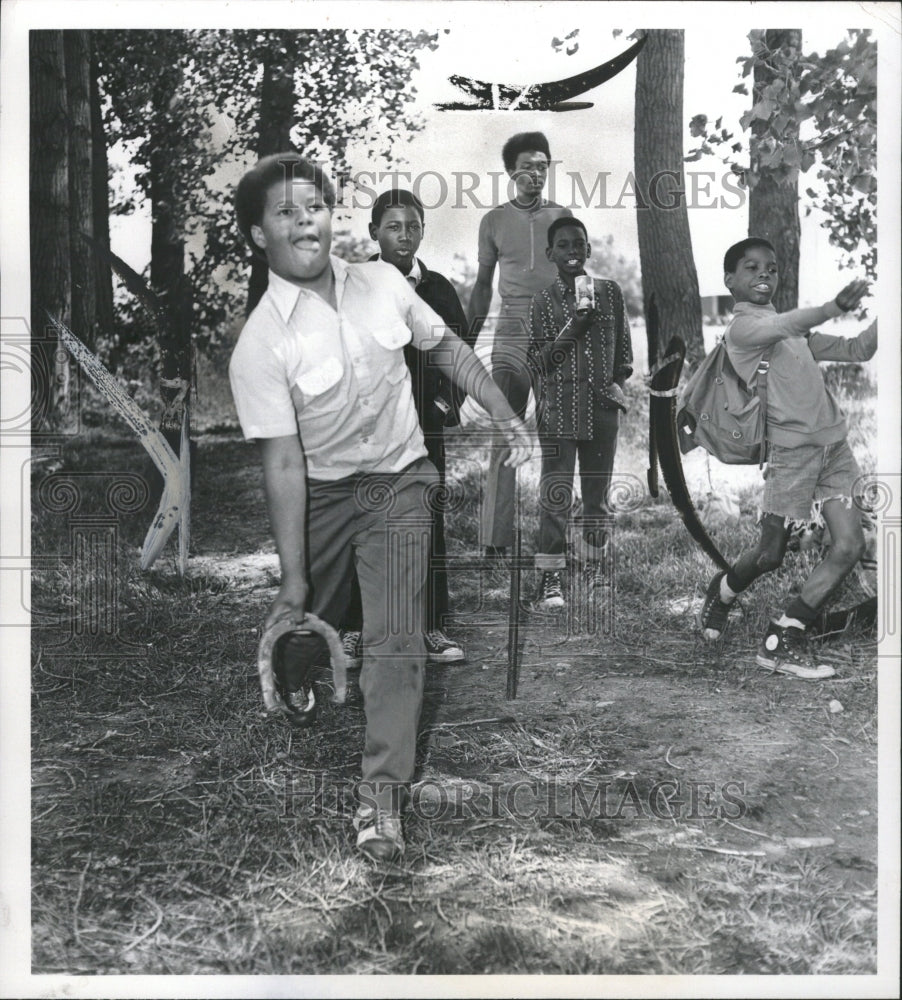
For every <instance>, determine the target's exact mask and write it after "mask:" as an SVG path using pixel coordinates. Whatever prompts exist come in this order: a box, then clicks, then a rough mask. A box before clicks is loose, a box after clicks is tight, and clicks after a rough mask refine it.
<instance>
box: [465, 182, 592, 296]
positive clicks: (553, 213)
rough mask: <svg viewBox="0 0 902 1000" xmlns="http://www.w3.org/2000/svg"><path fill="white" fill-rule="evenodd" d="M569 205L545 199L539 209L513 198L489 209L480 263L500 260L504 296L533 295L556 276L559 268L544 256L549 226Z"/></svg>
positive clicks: (482, 233)
mask: <svg viewBox="0 0 902 1000" xmlns="http://www.w3.org/2000/svg"><path fill="white" fill-rule="evenodd" d="M572 215H573V213H572V212H571V211H570V209H569V208H563V207H562V206H560V205H555V204H554V202H551V201H543V202H542V204H541V206H540V207H539V208H537V209H530V208H517V206H516V205H514V204H513V202H510V201H507V202H505V203H504V204H503V205H498V206H497V207H496V208H493V209H491V210H490V211H488V212H486V214H485V215H484V216H483V217H482V219H481V220H480V223H479V250H478V260H479V263H480V264H492V265H495V264H499V263H500V265H501V266H500V272H501V273H500V275H499V278H498V291H499V293H500V295H501V298H502V300H504V299H511V298H532V297H533V295H536V294H538V293H539V292H541V291H542V290H543V289H545V288H547V287H548V286H549V285H550V284H551V283H552V282H553V281H554V279H555V278H556V277H557V268H556V267H555V266H554V264H552V263H551V261H550V260H549V259H548V258H547V257H546V256H545V248H546V247H547V246H548V227H549V226H550V225H551V223H552V222H554V220H555V219H559V218H561V216H568V217H569V216H572Z"/></svg>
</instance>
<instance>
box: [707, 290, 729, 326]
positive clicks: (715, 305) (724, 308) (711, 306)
mask: <svg viewBox="0 0 902 1000" xmlns="http://www.w3.org/2000/svg"><path fill="white" fill-rule="evenodd" d="M701 300H702V319H703V320H704V321H705V322H707V323H722V322H723V320H724V319H725V318H726V317H727V316H729V314H730V313H731V312H732V310H733V296H732V295H702V296H701Z"/></svg>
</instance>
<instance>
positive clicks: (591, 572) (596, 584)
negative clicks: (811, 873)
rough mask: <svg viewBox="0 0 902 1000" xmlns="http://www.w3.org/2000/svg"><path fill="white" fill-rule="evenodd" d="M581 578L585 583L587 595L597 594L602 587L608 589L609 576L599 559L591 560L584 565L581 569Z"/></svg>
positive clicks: (609, 583)
mask: <svg viewBox="0 0 902 1000" xmlns="http://www.w3.org/2000/svg"><path fill="white" fill-rule="evenodd" d="M583 577H584V579H585V582H586V591H587V593H589V594H597V593H598V592H599V591H601V590H602V589H603V588H604V587H610V585H611V574H610V573H609V572H608V573H605V571H604V565H603V564H602V562H601V560H600V559H593V560H592V561H591V562H589V563H586V565H585V567H584V569H583Z"/></svg>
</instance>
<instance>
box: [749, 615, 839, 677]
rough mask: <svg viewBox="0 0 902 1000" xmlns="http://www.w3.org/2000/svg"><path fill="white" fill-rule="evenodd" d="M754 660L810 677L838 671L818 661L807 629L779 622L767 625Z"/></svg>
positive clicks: (799, 675)
mask: <svg viewBox="0 0 902 1000" xmlns="http://www.w3.org/2000/svg"><path fill="white" fill-rule="evenodd" d="M755 660H756V662H757V663H758V666H760V667H768V668H770V669H771V670H774V671H776V673H778V674H787V675H788V676H790V677H798V678H800V679H801V680H807V681H821V680H825V679H826V678H828V677H832V676H833V675H834V674H835V673H836V671H835V670H834V669H833V667H831V666H830V665H829V664H828V663H818V662H817V659H816V658H815V657H814V656H812V654H811V650H810V649H809V648H808V638H807V636H806V635H805V630H804V629H801V628H796V627H795V626H794V625H786V626H783V625H777V624H776V622H771V623H770V624H769V625H768V627H767V632H765V634H764V638H763V639H762V640H761V643H760V645H759V646H758V655H757V656H756V657H755Z"/></svg>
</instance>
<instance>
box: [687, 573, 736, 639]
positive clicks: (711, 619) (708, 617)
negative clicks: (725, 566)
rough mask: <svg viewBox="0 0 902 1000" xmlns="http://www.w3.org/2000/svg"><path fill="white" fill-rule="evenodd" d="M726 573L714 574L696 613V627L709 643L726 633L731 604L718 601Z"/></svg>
mask: <svg viewBox="0 0 902 1000" xmlns="http://www.w3.org/2000/svg"><path fill="white" fill-rule="evenodd" d="M726 575H727V574H726V573H723V572H722V573H715V574H714V576H713V577H711V582H710V583H709V584H708V589H707V590H706V591H705V600H704V602H703V604H702V607H701V610H700V611H699V613H698V617H697V619H696V620H697V621H698V627H699V628H700V629H701V630H702V635H703V636H704V638H705V639H707V640H708V641H709V642H714V641H715V640H717V639H719V638H720V637H721V636H722V635H723V633H724V632H725V631H726V627H727V619H728V618H729V617H730V608H731V607H732V606H733V605H732V603H730V604H725V603H724V602H723V601H722V600H721V599H720V581H721V580H722V579H723V578H724V577H725V576H726Z"/></svg>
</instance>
